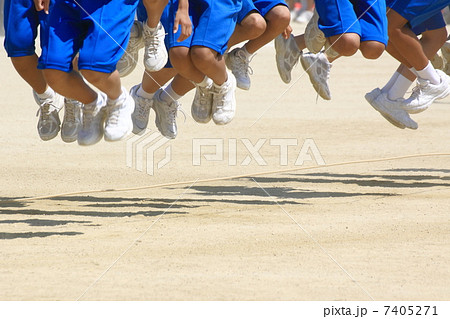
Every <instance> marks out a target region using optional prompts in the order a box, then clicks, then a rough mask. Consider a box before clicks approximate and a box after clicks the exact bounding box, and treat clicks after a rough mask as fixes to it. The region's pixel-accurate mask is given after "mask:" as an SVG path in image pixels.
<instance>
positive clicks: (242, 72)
mask: <svg viewBox="0 0 450 319" xmlns="http://www.w3.org/2000/svg"><path fill="white" fill-rule="evenodd" d="M250 61H251V60H247V57H246V56H245V54H244V52H243V51H242V48H236V49H234V50H232V51H231V52H229V53H228V54H227V55H226V57H225V64H226V65H227V67H228V69H230V70H231V72H233V74H234V76H235V77H236V85H237V87H238V88H240V89H242V90H249V89H250V85H251V81H250V75H249V74H253V70H252V68H251V67H250V65H249V63H250Z"/></svg>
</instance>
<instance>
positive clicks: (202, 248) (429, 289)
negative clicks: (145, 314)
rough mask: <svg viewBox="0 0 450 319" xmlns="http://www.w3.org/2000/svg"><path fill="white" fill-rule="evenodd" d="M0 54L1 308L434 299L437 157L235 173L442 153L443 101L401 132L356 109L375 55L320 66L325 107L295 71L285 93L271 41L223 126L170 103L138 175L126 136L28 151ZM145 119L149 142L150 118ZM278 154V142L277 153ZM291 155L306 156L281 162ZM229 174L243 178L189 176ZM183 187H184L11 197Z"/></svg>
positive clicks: (442, 247)
mask: <svg viewBox="0 0 450 319" xmlns="http://www.w3.org/2000/svg"><path fill="white" fill-rule="evenodd" d="M0 52H1V53H0V67H1V70H2V74H3V79H2V81H1V83H2V85H1V86H0V90H1V96H2V99H1V101H0V107H1V109H2V111H3V112H4V113H3V116H2V117H1V119H0V144H1V145H2V151H1V153H0V160H1V166H0V177H1V178H0V190H1V193H0V212H1V214H0V251H1V258H0V299H1V300H76V299H80V300H371V299H374V300H448V299H449V298H450V267H448V265H449V264H450V157H448V156H440V157H439V156H433V157H426V158H410V159H402V160H391V161H384V162H376V163H360V164H351V165H344V166H336V167H329V168H324V167H317V168H314V169H310V170H299V171H292V172H288V173H272V174H266V175H260V176H256V177H252V176H251V174H254V173H257V172H269V171H277V170H282V169H286V168H295V167H299V168H306V167H314V166H316V165H317V163H318V161H319V160H320V158H319V157H320V156H321V158H323V160H324V161H325V163H327V164H332V163H340V162H348V161H358V160H369V159H376V158H386V157H396V156H404V155H410V154H426V153H450V148H449V142H448V141H449V138H450V129H449V121H448V119H450V107H449V103H450V99H449V98H447V99H445V100H442V101H440V102H439V103H435V104H434V105H433V106H432V107H431V108H430V109H429V110H427V111H426V112H424V113H422V114H418V115H415V116H414V119H416V120H417V121H418V122H419V129H418V130H417V131H411V130H400V129H397V128H395V127H393V126H392V125H391V124H389V123H388V122H387V121H386V120H384V119H383V118H382V117H381V116H380V115H379V114H378V113H377V112H376V111H374V110H373V109H372V108H371V107H370V105H369V104H368V103H367V102H366V101H365V99H364V94H365V93H366V92H368V91H370V90H372V89H373V88H375V87H377V86H382V85H383V84H384V83H385V82H386V81H387V80H388V78H389V77H390V75H391V74H392V72H393V71H394V69H395V67H396V66H397V63H396V62H395V61H394V60H393V59H392V58H390V57H389V56H388V55H387V54H385V55H383V57H382V58H380V59H379V60H377V61H367V60H364V59H363V58H362V56H361V55H359V54H358V55H356V56H355V57H352V58H346V59H341V60H338V61H336V62H335V63H334V65H333V68H332V73H331V79H330V86H331V90H332V95H333V99H332V101H323V100H321V99H320V98H319V99H317V97H316V94H315V91H314V90H313V88H312V86H311V85H310V83H309V80H308V77H307V76H306V75H304V74H303V70H302V68H301V66H298V67H297V68H296V69H295V70H294V72H293V79H294V80H298V81H297V82H296V83H295V84H293V85H292V86H291V87H290V86H288V85H285V84H284V83H283V82H282V81H281V80H280V79H279V76H278V73H277V70H276V65H275V61H274V49H273V47H272V46H267V47H265V48H263V49H262V50H261V51H260V52H259V53H258V54H257V55H256V57H255V58H254V60H253V62H252V68H253V70H254V75H253V76H252V88H251V90H250V91H248V92H246V91H240V90H239V91H237V100H238V112H237V115H236V118H235V120H234V121H233V122H232V123H231V124H230V125H228V126H225V127H217V126H215V125H214V124H212V123H210V124H207V125H201V124H197V123H195V122H194V121H193V120H192V118H191V117H190V116H189V114H190V102H191V100H192V96H193V95H192V94H190V95H188V96H186V97H184V98H183V99H182V103H183V107H184V110H185V111H186V114H187V119H186V121H184V118H183V116H182V115H181V114H180V116H179V118H178V128H179V136H178V137H177V139H176V140H174V141H171V142H169V143H166V144H164V145H163V146H161V147H159V148H157V151H156V152H155V153H154V158H155V164H154V165H155V167H156V165H157V164H156V162H159V163H162V162H161V161H160V160H162V159H163V158H165V154H166V153H165V152H166V150H168V151H167V152H169V151H170V154H169V153H167V154H169V155H170V156H169V157H167V158H168V159H169V160H168V163H166V165H164V166H163V167H161V168H160V169H157V167H156V168H155V170H154V173H153V175H149V174H146V173H145V172H141V171H139V170H137V169H136V168H133V167H127V161H126V160H127V148H126V145H127V143H126V142H118V143H106V142H104V141H101V142H100V143H98V144H97V145H95V146H92V147H80V146H78V145H77V144H76V143H74V144H65V143H63V142H62V141H61V139H60V137H59V136H58V137H57V138H55V139H54V140H52V141H49V142H43V141H41V140H40V139H39V137H38V134H37V130H36V123H37V118H36V117H35V112H36V111H37V106H36V104H35V102H34V100H33V96H32V94H31V89H30V88H29V87H28V86H27V85H26V84H25V82H23V81H22V80H21V79H20V78H19V76H18V75H17V74H16V73H15V72H14V70H13V68H12V66H11V63H10V61H9V60H8V59H7V58H6V54H5V52H4V50H1V51H0ZM142 71H143V67H142V66H141V65H140V66H139V69H137V70H135V71H134V73H133V74H132V75H130V76H129V77H127V78H125V79H124V80H123V83H124V85H125V86H126V87H127V88H131V86H132V85H134V84H136V83H138V82H139V81H140V78H141V74H142ZM60 115H61V117H62V112H61V114H60ZM150 121H151V123H150V125H149V127H150V128H151V129H152V130H153V132H154V130H155V126H154V124H153V121H154V114H153V113H152V115H151V119H150ZM151 134H152V132H150V133H148V135H147V136H150V135H151ZM155 136H156V135H155ZM280 141H281V142H280ZM130 143H131V142H129V143H128V144H129V145H131V144H130ZM152 143H153V142H149V144H148V146H147V147H151V146H152V145H154V144H152ZM199 143H200V144H202V143H203V144H205V143H213V144H217V143H218V144H217V145H219V149H220V150H222V148H221V145H222V144H221V143H223V154H224V155H223V159H222V160H216V161H213V160H211V158H209V160H208V158H206V157H205V154H206V155H207V154H210V155H211V154H212V153H215V151H214V149H213V147H212V146H204V147H203V148H202V154H201V156H197V155H198V154H197V153H195V152H194V150H193V149H195V147H194V146H195V145H199ZM245 143H247V144H245ZM258 143H259V144H258ZM277 143H278V144H277ZM279 143H288V144H289V143H290V144H291V146H289V148H288V151H289V152H288V153H287V156H286V157H284V158H283V156H282V155H280V154H282V152H281V151H280V146H279ZM295 143H296V145H294V144H295ZM308 143H309V144H308ZM311 143H312V144H311ZM193 145H194V146H193ZM235 145H236V146H235ZM255 145H256V146H255ZM277 145H278V146H277ZM305 145H310V146H311V145H315V146H316V147H317V151H318V152H320V154H319V155H320V156H319V157H318V156H311V160H305V162H304V163H303V165H297V166H296V165H295V162H296V159H297V158H298V157H300V159H307V158H306V156H304V155H305V154H303V153H301V149H302V146H305ZM246 146H247V147H246ZM252 146H253V150H254V149H258V147H260V148H259V150H258V152H256V153H255V152H253V153H251V152H250V151H249V150H248V147H250V149H252ZM155 148H156V147H155ZM309 150H311V149H309ZM196 154H197V155H196ZM255 154H256V155H258V154H259V155H260V156H259V157H258V156H256V157H258V158H257V159H258V160H259V164H258V162H257V161H256V159H255V158H254V157H253V155H255ZM283 154H284V153H283ZM308 154H312V153H311V152H309V153H308ZM317 154H318V153H317V152H316V155H317ZM128 155H129V156H132V155H133V153H130V152H128ZM134 155H136V156H137V157H139V152H138V151H135V153H134ZM131 158H133V157H131ZM219 158H220V156H219ZM261 159H262V161H261ZM283 159H284V160H286V162H287V164H288V165H281V164H280V161H281V160H283ZM196 161H197V162H196ZM198 161H200V165H194V164H198ZM146 163H147V164H148V163H149V162H148V158H147V162H146ZM262 163H265V164H266V165H260V164H262ZM246 164H248V165H246ZM297 164H299V163H297ZM148 165H150V164H148ZM161 165H162V164H161ZM242 174H249V176H250V177H245V178H240V179H233V180H222V181H211V182H204V181H202V180H203V179H208V178H216V177H227V176H234V175H242ZM182 181H193V182H192V183H187V184H185V185H178V186H177V185H174V186H166V187H156V188H151V189H142V190H135V191H122V192H112V191H105V192H93V193H84V194H74V195H65V196H59V197H54V198H50V199H45V200H26V201H10V200H14V199H20V198H24V197H33V196H42V195H52V194H61V193H67V192H78V191H93V190H102V189H122V188H133V187H140V186H151V185H158V184H162V183H172V182H182ZM5 201H7V202H5Z"/></svg>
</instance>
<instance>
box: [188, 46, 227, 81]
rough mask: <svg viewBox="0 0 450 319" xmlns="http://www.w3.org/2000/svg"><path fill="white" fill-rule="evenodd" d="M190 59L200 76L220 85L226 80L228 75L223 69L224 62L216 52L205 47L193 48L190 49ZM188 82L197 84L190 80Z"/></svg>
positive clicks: (224, 68)
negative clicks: (203, 75)
mask: <svg viewBox="0 0 450 319" xmlns="http://www.w3.org/2000/svg"><path fill="white" fill-rule="evenodd" d="M191 59H192V62H193V64H194V66H195V67H196V68H197V69H198V70H199V71H200V72H201V73H202V74H205V75H207V76H208V77H209V78H210V79H212V80H213V81H214V83H215V84H217V85H222V84H223V83H225V81H226V80H227V78H228V74H227V71H226V67H225V60H224V59H222V56H219V54H218V53H217V52H216V51H214V50H212V49H210V48H207V47H202V46H193V47H192V48H191ZM180 74H181V72H180ZM190 80H193V81H195V82H197V81H196V80H195V79H192V78H191V79H190ZM197 83H199V82H197Z"/></svg>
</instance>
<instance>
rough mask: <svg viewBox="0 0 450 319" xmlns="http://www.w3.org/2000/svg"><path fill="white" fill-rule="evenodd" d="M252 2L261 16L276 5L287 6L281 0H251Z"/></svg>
mask: <svg viewBox="0 0 450 319" xmlns="http://www.w3.org/2000/svg"><path fill="white" fill-rule="evenodd" d="M253 3H254V4H255V7H256V9H258V10H259V12H261V15H262V16H263V17H264V16H265V15H266V14H267V13H268V12H269V11H270V10H272V9H273V8H274V7H276V6H280V5H281V6H286V7H287V4H286V2H285V1H283V0H253Z"/></svg>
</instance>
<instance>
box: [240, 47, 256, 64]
mask: <svg viewBox="0 0 450 319" xmlns="http://www.w3.org/2000/svg"><path fill="white" fill-rule="evenodd" d="M241 51H242V53H244V55H245V58H246V59H247V61H249V60H250V59H251V58H252V56H253V55H254V53H250V52H248V51H247V48H246V47H245V45H244V46H243V47H242V48H241Z"/></svg>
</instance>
